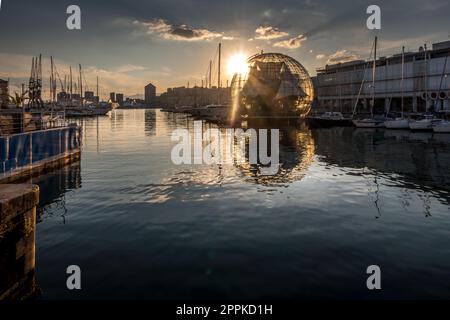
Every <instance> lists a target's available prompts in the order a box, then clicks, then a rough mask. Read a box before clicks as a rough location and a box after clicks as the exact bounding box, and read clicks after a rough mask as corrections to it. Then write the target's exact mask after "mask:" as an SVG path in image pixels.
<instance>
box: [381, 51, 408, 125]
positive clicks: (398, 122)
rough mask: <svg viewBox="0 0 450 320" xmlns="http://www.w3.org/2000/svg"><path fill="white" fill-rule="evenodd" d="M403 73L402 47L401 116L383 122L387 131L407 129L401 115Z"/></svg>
mask: <svg viewBox="0 0 450 320" xmlns="http://www.w3.org/2000/svg"><path fill="white" fill-rule="evenodd" d="M404 71H405V47H402V80H401V90H402V115H401V117H400V118H396V119H393V120H387V121H385V122H384V125H385V126H386V128H388V129H409V122H410V121H409V119H405V117H404V115H403V109H404V108H403V105H404V103H403V101H404V98H403V95H404V94H403V92H404V87H403V82H404Z"/></svg>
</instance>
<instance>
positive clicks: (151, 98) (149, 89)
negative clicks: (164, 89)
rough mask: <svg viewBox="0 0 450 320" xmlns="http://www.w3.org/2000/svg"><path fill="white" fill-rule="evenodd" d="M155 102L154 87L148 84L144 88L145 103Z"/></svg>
mask: <svg viewBox="0 0 450 320" xmlns="http://www.w3.org/2000/svg"><path fill="white" fill-rule="evenodd" d="M155 100H156V87H155V86H154V85H153V84H151V83H149V84H148V85H146V86H145V103H147V104H152V103H154V102H155Z"/></svg>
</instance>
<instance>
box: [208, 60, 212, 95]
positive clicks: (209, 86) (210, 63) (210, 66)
mask: <svg viewBox="0 0 450 320" xmlns="http://www.w3.org/2000/svg"><path fill="white" fill-rule="evenodd" d="M211 73H212V60H209V85H208V88H210V89H211V83H212V82H211Z"/></svg>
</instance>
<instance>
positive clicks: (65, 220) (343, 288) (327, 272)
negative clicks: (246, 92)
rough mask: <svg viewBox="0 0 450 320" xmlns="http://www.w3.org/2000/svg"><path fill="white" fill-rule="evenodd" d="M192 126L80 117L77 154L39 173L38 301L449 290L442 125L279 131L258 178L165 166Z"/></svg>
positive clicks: (448, 162) (447, 150)
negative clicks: (275, 164)
mask: <svg viewBox="0 0 450 320" xmlns="http://www.w3.org/2000/svg"><path fill="white" fill-rule="evenodd" d="M192 126H193V123H192V120H190V119H189V118H187V117H186V116H184V115H173V114H167V113H162V112H160V111H155V110H116V111H115V112H114V113H113V114H112V115H111V116H109V117H101V118H98V119H95V118H94V119H86V120H83V144H84V146H83V152H82V161H81V163H78V164H73V165H71V166H69V167H66V168H64V169H62V170H59V171H57V172H55V173H52V174H49V175H46V176H43V177H40V178H38V179H35V180H34V181H33V182H34V183H37V184H39V185H40V187H41V192H42V195H41V204H40V208H39V209H38V224H37V235H36V278H37V283H38V285H39V287H40V288H41V290H42V298H43V299H72V298H76V299H80V298H81V299H91V298H96V299H106V298H117V299H122V298H143V299H153V298H161V299H167V298H169V299H172V298H178V299H193V298H364V299H365V298H450V246H449V243H450V135H434V136H433V135H432V134H431V133H410V132H401V131H394V132H391V131H385V130H378V131H374V130H360V129H353V128H333V129H315V130H310V129H308V128H307V127H306V126H303V125H299V126H297V127H291V128H285V130H283V131H282V133H281V139H280V140H281V141H280V142H281V145H280V148H281V149H280V161H281V163H282V168H281V170H280V172H279V174H278V175H276V176H273V177H261V176H258V175H257V174H256V173H255V171H254V170H252V168H249V167H245V166H223V167H218V166H217V165H211V166H204V165H197V166H194V165H193V166H188V165H183V166H176V165H174V164H172V162H171V159H170V152H171V149H172V147H173V146H174V145H175V142H172V141H171V140H170V134H171V132H172V131H173V130H174V129H177V128H192ZM72 264H75V265H79V266H80V267H81V270H82V290H80V291H69V290H67V288H66V277H67V275H66V273H65V271H66V268H67V266H68V265H72ZM369 265H379V266H380V267H381V271H382V290H380V291H376V292H373V291H369V290H367V288H366V279H367V277H368V275H367V274H366V268H367V267H368V266H369Z"/></svg>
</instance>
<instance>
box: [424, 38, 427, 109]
mask: <svg viewBox="0 0 450 320" xmlns="http://www.w3.org/2000/svg"><path fill="white" fill-rule="evenodd" d="M424 49H425V50H424V51H425V112H428V53H427V44H426V43H425V44H424Z"/></svg>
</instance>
